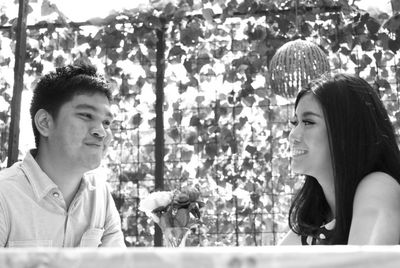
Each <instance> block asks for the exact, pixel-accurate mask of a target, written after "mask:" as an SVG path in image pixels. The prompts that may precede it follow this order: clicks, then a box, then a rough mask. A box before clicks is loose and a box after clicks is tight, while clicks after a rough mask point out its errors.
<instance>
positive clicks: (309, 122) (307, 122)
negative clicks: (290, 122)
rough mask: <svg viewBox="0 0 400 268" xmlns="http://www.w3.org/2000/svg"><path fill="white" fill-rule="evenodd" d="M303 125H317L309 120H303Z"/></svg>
mask: <svg viewBox="0 0 400 268" xmlns="http://www.w3.org/2000/svg"><path fill="white" fill-rule="evenodd" d="M303 124H304V125H306V126H307V125H314V124H315V123H314V122H312V121H309V120H303Z"/></svg>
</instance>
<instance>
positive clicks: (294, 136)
mask: <svg viewBox="0 0 400 268" xmlns="http://www.w3.org/2000/svg"><path fill="white" fill-rule="evenodd" d="M301 137H302V133H301V128H300V127H299V126H298V125H297V126H294V127H293V128H292V130H291V131H290V133H289V142H290V143H291V144H296V143H299V142H300V141H301Z"/></svg>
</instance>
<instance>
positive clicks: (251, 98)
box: [242, 96, 256, 107]
mask: <svg viewBox="0 0 400 268" xmlns="http://www.w3.org/2000/svg"><path fill="white" fill-rule="evenodd" d="M242 101H243V103H244V104H245V105H247V106H248V107H252V106H253V104H254V103H255V102H256V99H255V98H254V96H247V97H244V98H242Z"/></svg>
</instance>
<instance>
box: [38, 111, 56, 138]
mask: <svg viewBox="0 0 400 268" xmlns="http://www.w3.org/2000/svg"><path fill="white" fill-rule="evenodd" d="M34 120H35V125H36V128H37V130H38V131H39V133H40V134H41V135H42V136H44V137H48V136H49V133H50V131H51V129H52V126H53V117H52V116H51V115H50V114H49V112H47V111H46V110H45V109H40V110H38V111H37V112H36V114H35V118H34Z"/></svg>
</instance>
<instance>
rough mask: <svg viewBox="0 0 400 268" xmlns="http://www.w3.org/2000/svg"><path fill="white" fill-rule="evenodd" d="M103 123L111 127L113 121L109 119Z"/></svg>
mask: <svg viewBox="0 0 400 268" xmlns="http://www.w3.org/2000/svg"><path fill="white" fill-rule="evenodd" d="M103 125H104V126H106V127H109V126H110V125H111V121H108V120H106V121H103Z"/></svg>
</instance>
